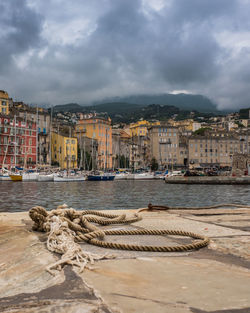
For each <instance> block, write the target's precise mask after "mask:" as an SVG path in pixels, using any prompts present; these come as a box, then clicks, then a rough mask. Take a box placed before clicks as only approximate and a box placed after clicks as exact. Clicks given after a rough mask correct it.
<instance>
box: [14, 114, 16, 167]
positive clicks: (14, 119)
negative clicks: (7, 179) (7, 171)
mask: <svg viewBox="0 0 250 313" xmlns="http://www.w3.org/2000/svg"><path fill="white" fill-rule="evenodd" d="M14 123H15V128H14V129H15V146H14V153H15V156H14V164H15V168H16V115H15V116H14Z"/></svg>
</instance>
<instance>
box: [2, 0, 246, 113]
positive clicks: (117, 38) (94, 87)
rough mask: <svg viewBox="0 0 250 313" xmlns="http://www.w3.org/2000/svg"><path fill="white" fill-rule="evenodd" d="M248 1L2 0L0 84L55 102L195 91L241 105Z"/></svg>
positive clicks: (17, 94) (33, 99)
mask: <svg viewBox="0 0 250 313" xmlns="http://www.w3.org/2000/svg"><path fill="white" fill-rule="evenodd" d="M249 12H250V0H85V1H83V0H73V1H68V0H1V1H0V43H1V44H0V89H4V90H6V91H8V92H9V94H10V96H11V97H13V98H14V99H15V100H18V101H21V100H22V101H25V102H27V103H38V104H41V103H50V104H63V103H67V102H78V103H80V104H83V103H84V104H88V103H90V102H91V101H92V100H98V99H103V98H105V97H112V96H124V95H134V94H149V93H150V94H154V93H168V92H173V93H178V92H187V93H195V94H196V93H197V94H203V95H206V96H208V97H209V98H211V99H212V100H214V101H215V102H216V103H217V104H218V106H219V108H220V109H222V108H235V109H237V108H240V107H247V106H248V107H249V106H250V18H249Z"/></svg>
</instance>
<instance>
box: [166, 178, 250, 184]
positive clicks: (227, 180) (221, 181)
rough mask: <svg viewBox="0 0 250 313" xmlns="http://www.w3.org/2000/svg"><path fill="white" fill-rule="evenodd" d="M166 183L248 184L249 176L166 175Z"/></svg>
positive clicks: (249, 181) (249, 182)
mask: <svg viewBox="0 0 250 313" xmlns="http://www.w3.org/2000/svg"><path fill="white" fill-rule="evenodd" d="M165 183H167V184H210V185H220V184H221V185H249V184H250V176H245V177H232V176H188V177H184V176H173V177H166V178H165Z"/></svg>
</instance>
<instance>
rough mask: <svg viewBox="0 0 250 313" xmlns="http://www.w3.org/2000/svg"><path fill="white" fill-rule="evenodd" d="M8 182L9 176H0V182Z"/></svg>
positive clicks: (4, 174)
mask: <svg viewBox="0 0 250 313" xmlns="http://www.w3.org/2000/svg"><path fill="white" fill-rule="evenodd" d="M8 180H11V178H10V176H9V174H7V173H3V174H0V181H8Z"/></svg>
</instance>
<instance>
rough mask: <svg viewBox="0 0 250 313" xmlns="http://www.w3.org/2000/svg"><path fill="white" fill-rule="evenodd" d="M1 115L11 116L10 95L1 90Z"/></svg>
mask: <svg viewBox="0 0 250 313" xmlns="http://www.w3.org/2000/svg"><path fill="white" fill-rule="evenodd" d="M0 114H9V95H8V93H7V92H6V91H4V90H0Z"/></svg>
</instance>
